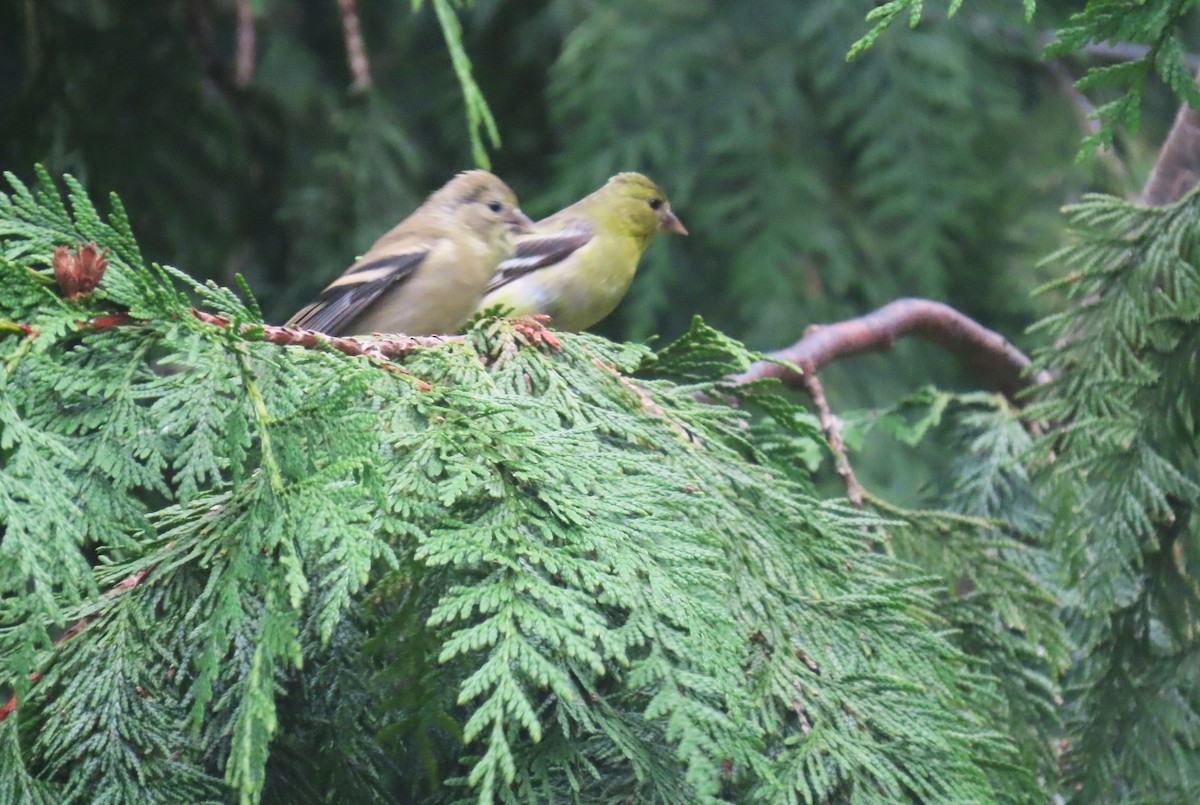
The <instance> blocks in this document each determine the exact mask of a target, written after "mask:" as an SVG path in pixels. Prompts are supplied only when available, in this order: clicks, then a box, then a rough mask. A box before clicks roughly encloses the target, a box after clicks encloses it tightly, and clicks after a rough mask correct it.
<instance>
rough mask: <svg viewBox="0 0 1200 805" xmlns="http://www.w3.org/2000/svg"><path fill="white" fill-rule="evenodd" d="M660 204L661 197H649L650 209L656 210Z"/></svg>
mask: <svg viewBox="0 0 1200 805" xmlns="http://www.w3.org/2000/svg"><path fill="white" fill-rule="evenodd" d="M661 206H662V199H661V198H652V199H650V209H652V210H657V209H658V208H659V207H661Z"/></svg>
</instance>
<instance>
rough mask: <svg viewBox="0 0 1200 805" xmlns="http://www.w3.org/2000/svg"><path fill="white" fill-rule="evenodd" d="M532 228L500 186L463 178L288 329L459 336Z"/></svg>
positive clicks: (485, 178) (483, 177) (470, 174)
mask: <svg viewBox="0 0 1200 805" xmlns="http://www.w3.org/2000/svg"><path fill="white" fill-rule="evenodd" d="M532 223H533V222H532V221H530V220H529V219H528V218H527V217H526V216H525V215H524V213H522V212H521V209H520V207H519V206H518V204H517V197H516V196H515V195H514V194H513V192H512V190H510V189H509V188H508V185H506V184H505V183H504V182H502V181H500V179H499V178H497V177H496V176H493V175H492V174H490V173H488V172H487V171H481V170H473V171H466V172H464V173H460V174H458V175H457V176H455V177H454V178H453V179H451V180H450V182H449V183H447V184H446V185H445V186H444V187H442V189H440V190H438V191H437V192H436V193H434V194H433V195H431V196H430V197H429V198H428V199H427V200H426V201H425V203H424V204H422V205H421V206H420V207H418V208H417V209H416V210H415V211H414V212H413V214H412V215H410V216H408V217H407V218H405V219H404V220H403V221H401V222H400V223H399V224H397V225H396V226H395V227H394V228H393V229H392V230H391V231H390V232H388V233H387V234H385V235H384V236H383V237H381V238H380V239H379V240H377V241H375V245H373V246H372V247H371V248H370V249H368V250H367V253H366V254H364V255H363V256H362V257H360V258H359V259H358V261H357V262H355V263H354V265H352V266H350V268H348V269H346V271H345V272H344V273H343V274H342V275H341V276H340V277H338V278H337V279H335V280H334V281H333V282H331V283H330V284H329V286H328V287H327V288H325V290H324V291H322V292H321V295H320V296H318V297H317V299H316V301H314V302H313V303H312V304H310V305H307V306H306V307H304V308H303V309H302V310H300V312H298V313H297V314H296V315H294V316H292V318H291V319H290V320H289V321H288V323H287V326H289V327H299V328H303V329H306V330H317V331H319V332H322V333H326V334H328V335H367V334H370V333H404V334H406V335H434V334H439V333H453V332H457V330H458V328H459V327H461V326H462V324H463V323H464V322H465V321H466V320H467V318H468V317H469V316H470V315H471V311H473V310H474V309H475V306H476V305H477V304H478V303H479V300H480V297H482V295H483V292H484V288H485V287H486V285H487V282H488V280H489V279H490V278H491V277H492V275H493V273H494V272H495V270H496V267H497V265H498V264H499V263H500V262H501V261H502V260H504V259H505V258H507V257H511V256H512V255H513V251H514V242H513V239H512V237H511V234H510V230H511V231H512V232H526V231H528V230H529V227H530V226H531V225H532Z"/></svg>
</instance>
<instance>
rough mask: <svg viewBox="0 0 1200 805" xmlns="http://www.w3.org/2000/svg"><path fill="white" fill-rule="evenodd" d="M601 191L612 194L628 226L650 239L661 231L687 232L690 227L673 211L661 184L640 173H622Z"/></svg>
mask: <svg viewBox="0 0 1200 805" xmlns="http://www.w3.org/2000/svg"><path fill="white" fill-rule="evenodd" d="M600 193H602V194H604V195H606V196H609V198H610V199H611V202H610V203H611V204H612V205H613V206H614V207H615V208H616V209H618V210H620V213H621V216H622V218H624V219H625V222H626V225H627V226H628V227H629V228H630V229H631V230H632V232H633V234H634V235H636V236H637V237H640V238H644V239H647V240H648V239H649V238H650V237H651V236H653V235H655V234H657V233H659V232H674V233H675V234H676V235H686V234H687V233H688V231H687V228H686V227H684V225H683V223H682V222H680V220H679V218H678V217H676V215H675V213H674V211H672V210H671V202H670V201H668V200H667V196H666V194H665V193H663V191H662V190H661V189H659V187H658V185H656V184H655V183H654V182H652V181H650V179H649V178H647V177H646V176H643V175H642V174H640V173H632V172H629V173H618V174H617V175H616V176H614V177H612V178H611V179H609V180H608V183H607V184H606V185H604V187H602V188H601V189H600Z"/></svg>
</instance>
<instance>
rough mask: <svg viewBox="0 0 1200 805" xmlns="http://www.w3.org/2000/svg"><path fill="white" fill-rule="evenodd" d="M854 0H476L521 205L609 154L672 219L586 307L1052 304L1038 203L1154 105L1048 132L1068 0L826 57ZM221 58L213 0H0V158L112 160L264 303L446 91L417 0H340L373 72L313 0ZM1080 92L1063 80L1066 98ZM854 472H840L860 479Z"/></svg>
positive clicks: (362, 195)
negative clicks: (364, 69) (1051, 49)
mask: <svg viewBox="0 0 1200 805" xmlns="http://www.w3.org/2000/svg"><path fill="white" fill-rule="evenodd" d="M872 7H873V3H871V2H868V1H867V0H803V1H802V0H754V1H753V2H752V1H751V0H707V1H706V0H605V1H604V2H599V0H477V2H475V3H473V4H471V5H469V6H467V7H465V8H463V9H462V10H461V11H460V15H461V20H462V24H463V29H464V34H463V41H464V45H465V48H466V52H467V55H468V56H469V58H470V59H471V62H472V64H473V67H474V74H475V76H476V78H477V80H478V82H479V85H480V87H481V88H482V90H483V93H484V96H485V98H486V100H487V102H488V104H489V105H490V108H491V110H492V112H493V114H494V116H495V118H496V120H497V122H498V125H499V130H500V135H501V137H502V140H503V144H502V147H501V148H499V149H498V150H493V151H492V152H491V156H492V162H493V169H494V170H495V171H496V172H497V173H499V174H500V175H501V176H502V177H503V178H505V179H506V180H507V181H508V182H509V183H510V184H511V185H512V186H513V188H514V189H515V190H516V191H517V193H518V195H519V196H520V197H521V198H522V201H523V206H524V208H525V210H526V211H527V212H529V213H530V214H531V215H533V216H534V217H535V218H536V217H540V216H542V215H545V214H548V213H550V212H552V211H554V210H555V209H557V208H558V207H560V206H562V205H564V204H566V203H569V202H570V201H571V200H574V199H575V198H577V197H579V196H581V195H584V194H586V193H587V192H590V191H591V190H592V189H594V188H595V187H596V186H598V185H599V184H600V183H602V182H603V181H604V180H605V179H606V178H607V177H608V176H609V175H610V174H612V173H615V172H617V171H621V170H639V171H642V172H645V173H647V174H649V175H650V176H652V177H653V178H654V179H656V180H657V181H658V182H659V184H661V185H662V186H663V187H664V188H665V189H666V190H667V192H668V194H669V195H670V196H671V198H672V201H673V203H674V205H675V208H676V209H677V210H678V211H679V214H680V217H681V218H682V219H683V221H684V222H685V223H686V224H687V226H688V228H689V229H690V230H691V233H692V234H691V236H690V237H688V238H686V239H684V238H661V239H659V241H658V242H657V243H655V244H654V245H653V246H652V248H651V249H650V251H649V253H648V254H647V256H646V258H645V259H644V261H643V263H642V267H641V270H640V273H639V276H638V278H637V281H636V282H635V284H634V286H633V289H632V291H631V293H630V295H629V297H628V298H627V299H626V301H625V302H624V303H623V304H622V306H621V307H620V308H619V310H618V311H617V312H616V313H615V314H614V315H613V316H612V317H611V318H610V319H609V320H607V321H606V322H604V323H603V324H601V325H600V326H599V327H598V328H597V329H598V330H599V331H600V332H602V333H603V334H605V335H609V336H612V337H615V338H625V339H635V340H645V339H649V338H651V337H652V336H656V335H657V336H660V337H662V338H671V337H673V336H675V335H677V334H679V333H680V332H681V331H682V330H683V329H684V328H685V327H686V325H687V323H688V321H689V320H690V319H691V317H692V315H693V314H696V313H699V314H700V315H702V316H703V317H704V318H705V319H706V320H707V321H708V322H710V323H712V324H714V325H715V326H717V327H720V328H721V329H723V330H725V331H726V332H728V333H730V334H732V335H734V336H736V337H739V338H741V339H743V340H745V341H746V342H747V343H748V344H749V345H751V346H753V347H756V348H763V349H767V348H774V347H780V346H784V345H786V344H789V343H791V342H792V341H794V340H795V339H796V338H798V337H799V336H800V335H801V333H802V332H803V330H804V328H805V327H806V326H807V325H809V324H811V323H814V322H822V321H831V320H836V319H840V318H845V317H849V316H853V315H858V314H861V313H864V312H866V311H868V310H870V309H872V308H874V307H876V306H878V305H880V304H882V303H885V302H887V301H889V300H891V299H893V298H896V297H898V296H907V295H916V296H926V297H931V298H934V299H938V300H942V301H946V302H948V303H950V304H952V305H954V306H955V307H958V308H959V309H960V310H963V311H964V312H966V313H968V314H969V315H972V316H974V317H976V318H977V319H979V320H980V321H981V322H983V323H984V324H985V325H987V326H989V327H993V328H995V329H997V330H999V331H1000V332H1002V333H1004V334H1005V335H1006V336H1008V337H1009V338H1010V339H1012V340H1013V341H1015V342H1016V343H1018V344H1022V343H1023V341H1024V339H1023V330H1024V328H1025V327H1026V326H1027V325H1028V324H1029V323H1030V322H1032V321H1033V320H1034V319H1035V318H1036V317H1037V316H1038V315H1039V314H1040V313H1044V312H1046V311H1047V310H1048V309H1049V308H1050V307H1051V306H1052V305H1053V304H1054V299H1053V297H1049V298H1039V299H1037V300H1033V299H1031V298H1030V295H1029V292H1030V291H1031V290H1032V289H1033V288H1034V287H1036V286H1037V285H1038V284H1040V283H1041V282H1044V281H1045V280H1047V279H1049V278H1050V277H1052V276H1053V271H1054V267H1053V266H1044V267H1040V263H1039V261H1040V259H1041V258H1042V257H1043V256H1044V255H1046V254H1048V253H1049V252H1051V251H1052V250H1053V248H1054V247H1055V246H1056V245H1057V244H1058V242H1059V239H1060V228H1061V217H1060V216H1059V214H1058V209H1059V208H1060V207H1061V206H1062V205H1063V204H1064V203H1069V202H1070V201H1072V200H1074V199H1076V198H1078V197H1079V195H1080V194H1081V193H1083V192H1086V191H1090V190H1102V191H1108V192H1115V193H1118V194H1121V195H1126V196H1130V195H1134V194H1136V191H1137V188H1138V187H1139V186H1140V184H1141V181H1142V180H1143V179H1144V176H1145V174H1146V172H1147V170H1148V167H1149V164H1150V162H1151V161H1152V158H1153V155H1154V151H1155V149H1156V147H1157V144H1158V142H1159V141H1160V140H1161V137H1162V136H1163V134H1164V132H1165V130H1166V128H1167V127H1168V126H1169V123H1170V120H1171V117H1172V116H1173V114H1174V110H1175V108H1176V103H1177V102H1176V100H1175V99H1174V98H1173V97H1171V96H1170V94H1169V93H1167V92H1166V91H1165V90H1164V89H1162V88H1161V87H1150V88H1148V90H1147V95H1146V100H1145V104H1144V115H1143V125H1142V128H1141V131H1140V132H1139V133H1138V134H1137V135H1136V136H1131V135H1124V137H1123V138H1122V139H1121V140H1120V141H1119V142H1118V147H1117V149H1116V150H1115V151H1114V152H1111V153H1107V154H1103V155H1100V156H1095V155H1092V156H1089V157H1087V158H1085V159H1083V160H1082V161H1080V162H1076V160H1075V157H1076V152H1077V150H1078V148H1079V143H1080V140H1081V139H1082V137H1083V136H1084V134H1085V133H1086V125H1087V124H1086V122H1085V121H1084V120H1083V119H1082V117H1081V109H1082V108H1084V107H1085V106H1086V104H1087V100H1086V99H1084V98H1083V97H1082V96H1081V95H1079V94H1078V93H1076V92H1075V91H1074V90H1073V89H1072V88H1071V79H1072V78H1074V77H1078V76H1079V75H1081V74H1082V73H1083V72H1084V70H1086V69H1087V67H1088V66H1094V65H1096V64H1104V63H1109V62H1110V61H1111V56H1109V55H1105V54H1084V55H1082V56H1079V57H1075V58H1072V59H1068V60H1055V61H1050V62H1047V61H1045V60H1043V58H1042V56H1041V51H1042V47H1043V46H1044V44H1045V41H1046V37H1047V36H1048V35H1049V34H1050V33H1051V32H1052V31H1053V30H1054V29H1055V28H1056V27H1058V26H1060V25H1061V24H1062V23H1063V22H1064V21H1065V20H1066V19H1067V18H1068V15H1069V14H1070V13H1071V12H1072V11H1077V10H1078V9H1079V8H1081V7H1082V3H1078V2H1076V3H1070V2H1043V3H1039V5H1038V11H1037V14H1036V16H1035V17H1034V19H1033V22H1032V24H1029V23H1026V22H1025V21H1024V19H1023V17H1022V5H1021V3H1019V2H1013V0H1003V1H1002V2H1001V1H1000V0H995V1H993V0H971V1H970V2H968V3H966V5H965V7H964V8H963V9H962V11H960V12H959V13H958V14H957V15H956V16H955V17H954V18H952V19H950V20H946V19H945V16H944V6H942V7H941V8H939V9H933V8H930V9H927V11H926V16H925V18H924V19H922V20H921V23H920V25H919V26H918V27H917V28H916V29H915V30H905V29H903V28H902V27H898V28H896V29H895V30H892V31H889V32H888V33H886V34H885V35H884V36H883V37H882V39H881V40H880V41H879V42H878V43H877V44H876V45H875V47H873V48H872V49H871V50H869V51H868V52H867V53H866V54H864V55H863V56H861V57H860V58H858V59H856V60H855V61H852V62H847V61H846V60H845V54H846V51H847V50H848V48H849V46H850V44H851V43H852V42H853V41H854V40H856V39H857V38H858V37H859V36H861V35H862V34H863V32H865V30H866V29H867V27H868V26H867V24H866V23H865V22H864V16H865V15H866V14H867V12H868V11H870V9H871V8H872ZM246 8H248V9H249V10H250V11H251V13H252V14H253V16H254V33H255V46H254V51H253V55H254V59H253V73H252V75H250V76H249V80H248V81H243V82H239V81H238V80H237V79H236V61H237V33H236V31H237V9H238V6H237V3H235V0H161V1H160V2H152V3H147V2H144V0H107V1H105V0H8V2H5V3H0V168H5V169H8V170H12V171H14V172H15V173H17V174H18V175H19V176H21V177H23V178H28V177H30V176H31V174H32V166H33V164H34V163H35V162H43V163H45V164H46V165H47V167H48V168H49V169H50V171H51V173H53V174H58V173H63V172H70V173H73V174H75V175H76V176H77V177H79V178H80V179H81V180H83V181H84V183H85V184H86V185H87V186H88V187H89V189H90V190H91V191H92V192H93V193H103V192H107V191H109V190H115V191H116V192H117V193H119V194H120V195H121V197H122V199H123V200H124V201H125V204H126V206H127V207H128V208H129V210H130V213H131V216H132V219H133V223H134V227H135V231H136V232H138V234H139V236H140V238H141V240H142V244H143V247H144V249H145V250H146V252H147V254H148V256H149V257H151V258H152V259H155V260H158V261H161V262H165V263H170V264H173V265H176V266H178V267H180V268H182V269H184V270H186V271H188V272H189V273H191V274H192V275H193V276H197V277H210V278H214V279H216V280H218V281H220V282H222V283H225V284H232V281H233V277H234V275H235V273H238V272H240V273H242V274H244V275H245V276H246V277H247V278H248V279H249V281H250V284H251V286H252V287H253V288H254V290H255V292H256V293H257V295H258V296H259V299H260V302H261V303H262V306H263V309H264V311H265V313H266V316H267V319H268V321H273V322H281V321H283V320H284V319H286V318H287V317H288V316H289V315H290V314H291V313H292V312H294V310H295V309H297V308H298V307H299V306H300V305H302V304H303V303H304V302H305V301H307V300H308V299H309V298H310V297H311V296H312V295H313V294H314V293H315V292H317V291H318V290H319V289H320V288H321V287H323V286H324V285H325V284H326V283H327V282H328V281H329V280H330V279H331V278H332V277H334V276H336V275H337V274H338V273H339V272H340V271H342V270H343V269H344V268H345V266H346V265H348V264H349V263H350V262H351V261H352V259H353V258H354V256H355V255H356V254H358V253H360V252H361V251H362V250H363V249H365V247H367V246H368V245H369V244H370V243H371V242H372V241H373V240H374V239H375V238H376V237H377V236H378V235H379V234H380V233H382V232H383V231H384V230H386V229H387V228H389V227H390V226H392V225H393V224H394V223H395V222H396V221H397V220H399V219H400V218H401V217H403V216H404V215H406V214H407V213H408V212H410V211H411V210H412V208H413V207H414V206H415V205H416V204H417V203H418V202H419V201H420V200H421V199H422V198H423V197H424V196H425V195H426V194H427V193H428V192H429V191H430V190H432V189H433V188H435V187H437V186H439V185H440V184H442V183H443V182H444V181H445V180H446V179H447V178H448V177H449V176H450V175H452V174H453V173H454V172H456V171H458V170H461V169H463V168H466V167H471V165H472V158H471V147H470V138H469V134H468V127H467V124H466V118H465V115H464V106H463V98H462V93H461V89H460V86H459V83H458V81H457V79H456V77H455V75H454V72H453V69H452V65H451V61H450V57H449V55H448V52H447V48H446V44H445V41H444V39H443V36H442V30H441V28H440V27H439V25H438V22H437V19H436V17H435V15H434V10H433V9H432V8H430V7H429V4H428V3H425V4H424V6H423V7H421V8H419V9H416V10H415V9H414V6H413V4H412V3H411V2H410V0H358V2H357V13H358V16H359V19H360V21H361V24H362V31H363V39H364V44H365V48H366V54H367V58H368V61H369V67H370V76H371V79H372V84H371V86H370V87H369V88H367V89H355V88H354V87H353V86H352V76H351V71H350V67H349V65H348V61H347V56H346V46H345V41H344V38H343V27H342V21H341V17H340V16H339V4H338V1H337V0H286V2H285V1H284V0H254V1H253V2H248V3H247V5H246ZM1098 100H1102V99H1098V98H1093V99H1092V101H1093V102H1096V101H1098ZM823 377H824V378H825V384H826V387H827V389H828V390H829V394H830V397H831V402H832V403H833V405H834V407H835V409H848V408H863V407H870V406H876V405H882V404H887V403H889V402H891V401H894V400H895V399H896V398H897V397H898V396H901V395H903V394H904V393H906V392H909V391H912V390H914V389H917V388H919V387H920V386H922V385H924V384H927V383H930V382H934V383H937V384H939V385H941V386H944V387H947V388H973V387H975V386H976V385H977V382H976V381H975V379H974V378H971V377H969V376H967V375H965V374H963V373H962V370H961V369H960V368H959V367H958V366H957V365H955V363H954V362H953V360H952V359H951V358H949V357H948V356H946V355H945V354H943V353H940V352H937V351H935V350H933V349H931V348H926V347H922V346H920V345H914V344H907V343H906V344H903V345H901V348H900V349H898V350H897V351H896V353H893V354H892V355H890V356H887V357H882V356H873V357H867V358H861V359H856V360H853V361H848V362H844V363H842V364H838V365H837V366H834V367H830V368H829V369H827V370H826V371H825V372H823ZM867 449H868V451H869V452H870V453H873V455H867V456H865V457H864V458H863V460H864V461H866V463H867V464H868V468H867V470H866V476H867V478H868V479H869V481H870V484H874V485H875V486H876V487H877V488H878V487H880V486H883V487H887V488H888V489H889V490H892V491H893V492H894V493H896V494H898V495H900V496H901V497H902V498H903V497H909V496H911V495H913V494H915V488H916V485H917V484H918V483H919V476H920V475H921V473H916V476H915V477H914V473H913V471H912V466H913V465H912V463H911V460H910V459H909V458H906V457H905V456H904V455H902V454H899V453H898V451H895V450H890V449H887V448H886V447H868V448H867ZM870 484H869V485H870Z"/></svg>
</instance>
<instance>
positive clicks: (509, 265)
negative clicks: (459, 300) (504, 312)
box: [485, 221, 594, 293]
mask: <svg viewBox="0 0 1200 805" xmlns="http://www.w3.org/2000/svg"><path fill="white" fill-rule="evenodd" d="M593 234H594V232H593V230H592V227H591V226H589V225H588V224H587V223H586V222H585V221H578V222H573V223H572V225H571V226H570V227H569V228H566V229H562V230H559V231H558V232H553V233H550V234H545V235H543V234H536V235H526V236H525V237H523V238H521V239H519V240H518V241H517V249H516V254H514V255H513V256H512V257H510V258H508V259H507V260H505V261H504V262H502V263H500V265H498V266H496V273H495V274H493V275H492V279H491V281H490V282H489V283H488V286H487V290H486V291H485V293H491V292H492V291H494V290H496V289H497V288H502V287H504V286H505V285H507V284H508V283H510V282H512V281H513V280H515V279H517V278H519V277H523V276H525V275H526V274H529V273H530V272H533V271H537V270H538V269H540V268H546V267H547V266H552V265H554V264H555V263H560V262H562V261H563V260H565V259H567V258H568V257H569V256H571V254H573V253H574V252H575V251H576V250H577V249H579V248H580V247H582V246H585V245H586V244H587V243H588V242H589V241H591V239H592V235H593Z"/></svg>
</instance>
